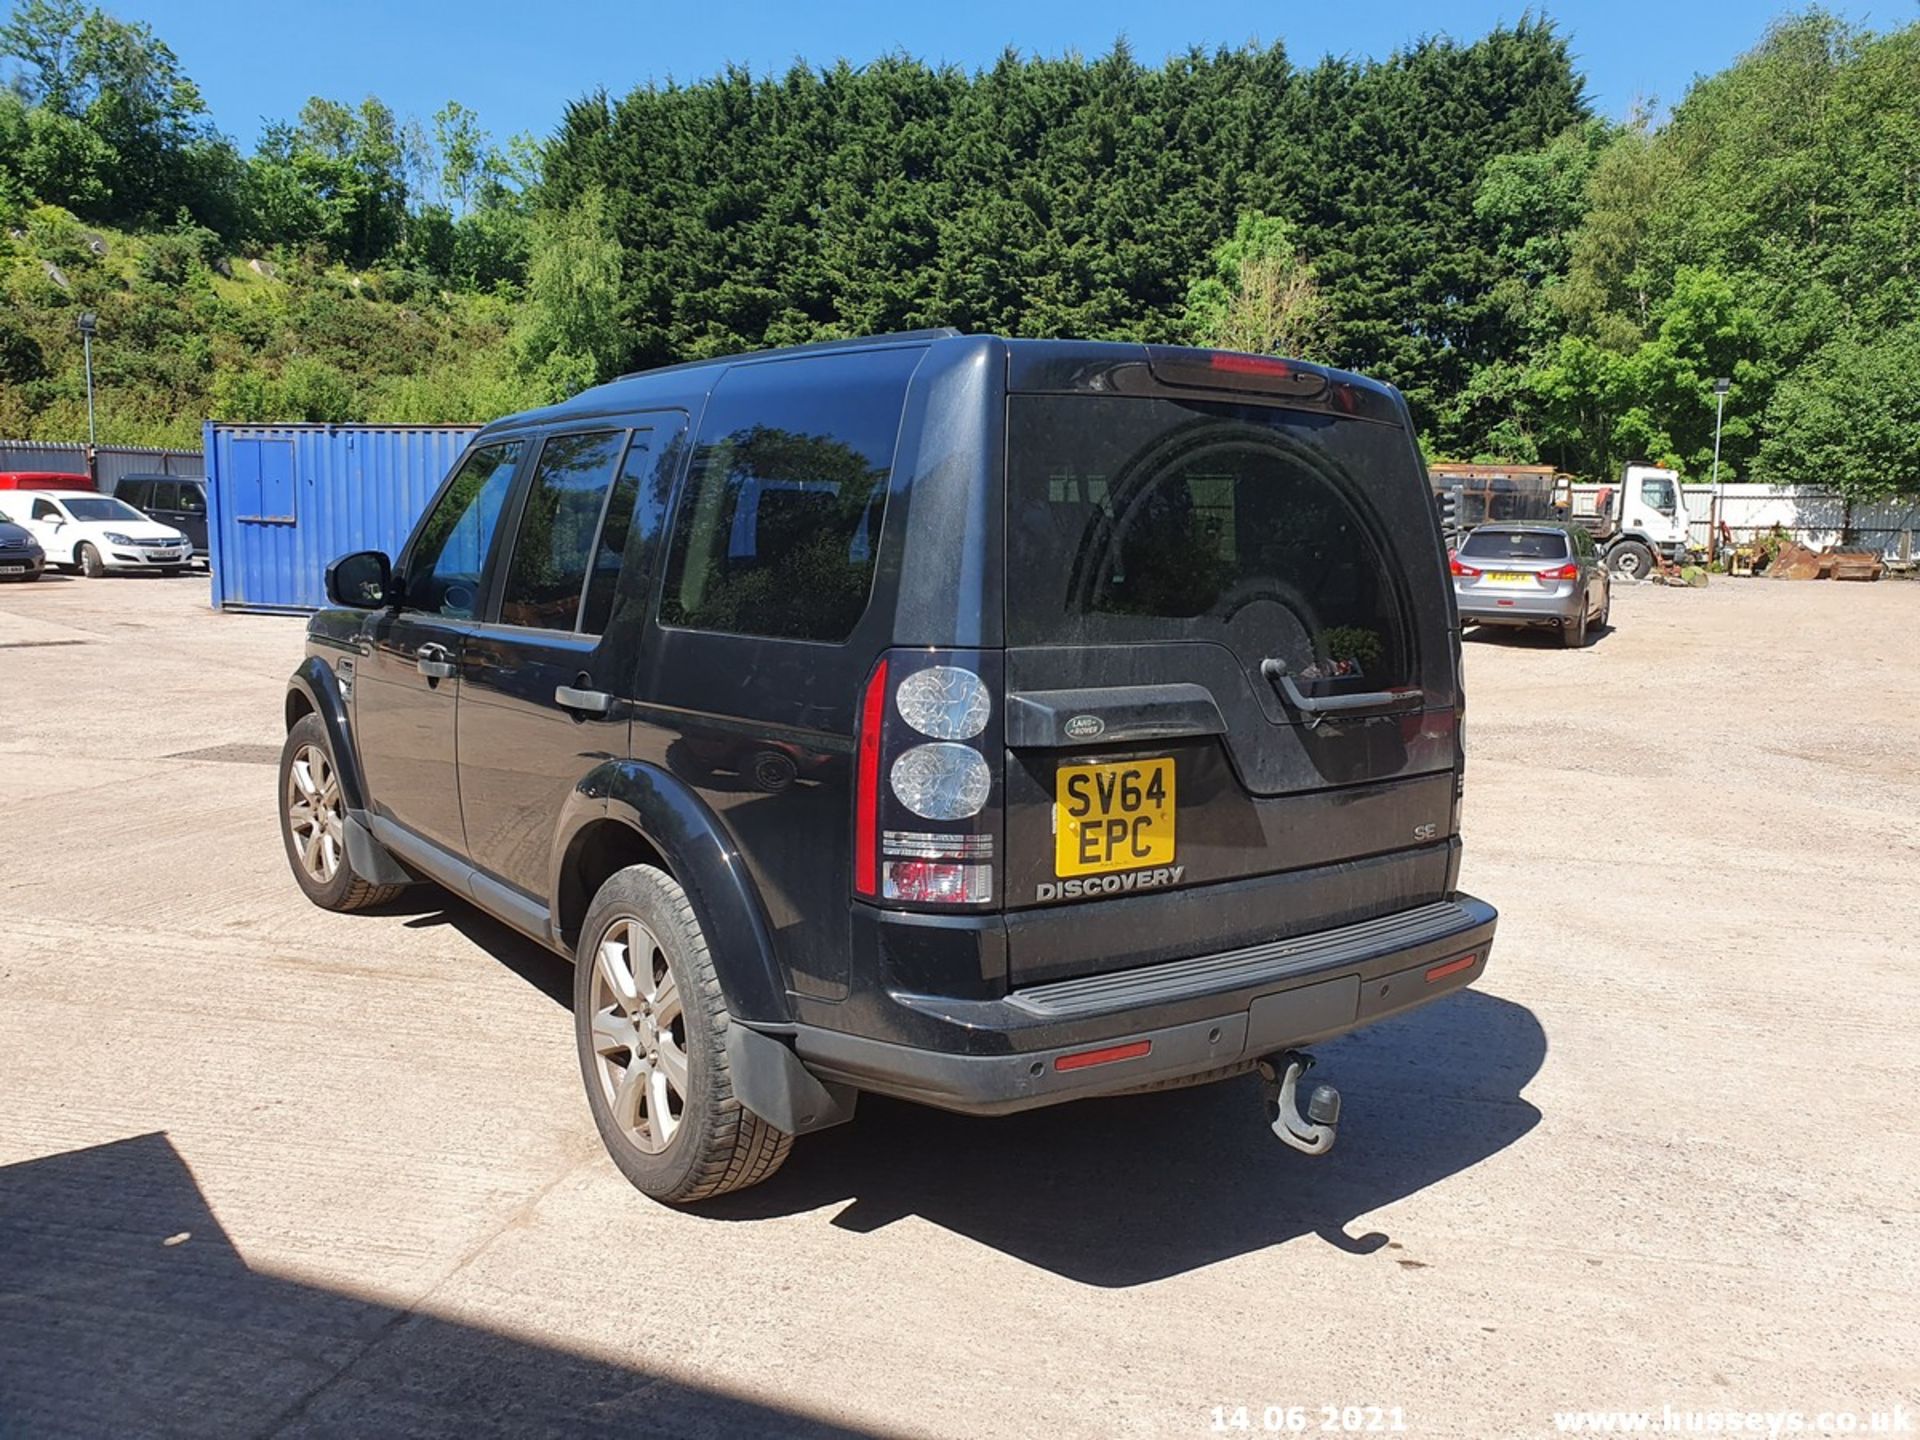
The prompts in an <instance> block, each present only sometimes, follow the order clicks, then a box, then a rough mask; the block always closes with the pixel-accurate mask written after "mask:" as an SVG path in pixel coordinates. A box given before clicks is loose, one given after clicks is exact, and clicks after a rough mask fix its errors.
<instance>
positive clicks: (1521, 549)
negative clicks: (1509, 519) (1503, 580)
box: [1460, 530, 1568, 560]
mask: <svg viewBox="0 0 1920 1440" xmlns="http://www.w3.org/2000/svg"><path fill="white" fill-rule="evenodd" d="M1460 553H1461V554H1462V555H1465V556H1467V557H1469V558H1470V559H1474V560H1564V559H1566V558H1567V553H1568V552H1567V537H1566V536H1564V535H1556V534H1554V533H1552V532H1551V531H1545V530H1476V531H1474V532H1473V534H1471V535H1469V536H1468V537H1467V543H1466V544H1464V545H1462V546H1461V547H1460Z"/></svg>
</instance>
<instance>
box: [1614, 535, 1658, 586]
mask: <svg viewBox="0 0 1920 1440" xmlns="http://www.w3.org/2000/svg"><path fill="white" fill-rule="evenodd" d="M1607 568H1608V569H1609V570H1611V571H1613V573H1614V574H1616V575H1625V576H1627V577H1628V578H1629V579H1633V580H1644V579H1646V578H1647V576H1649V575H1651V574H1652V573H1653V551H1651V550H1649V549H1648V548H1647V547H1646V546H1644V545H1642V544H1641V543H1640V542H1639V541H1638V540H1623V541H1621V542H1620V543H1619V544H1618V545H1616V546H1614V547H1613V549H1611V550H1609V551H1608V552H1607Z"/></svg>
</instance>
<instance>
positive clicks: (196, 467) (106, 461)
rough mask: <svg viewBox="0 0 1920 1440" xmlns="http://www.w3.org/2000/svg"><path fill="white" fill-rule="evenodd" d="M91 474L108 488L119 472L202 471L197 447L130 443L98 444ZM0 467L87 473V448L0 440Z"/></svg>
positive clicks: (108, 489)
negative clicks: (166, 447)
mask: <svg viewBox="0 0 1920 1440" xmlns="http://www.w3.org/2000/svg"><path fill="white" fill-rule="evenodd" d="M94 457H95V467H96V468H95V472H94V473H95V475H96V476H97V477H98V485H99V488H100V489H102V490H107V491H111V490H112V489H113V487H114V486H115V485H116V484H117V483H118V482H119V480H120V477H121V476H123V475H191V476H195V477H198V476H200V475H203V474H205V473H206V472H205V470H204V468H203V467H204V464H205V462H204V460H203V458H202V456H201V454H200V452H199V451H198V450H149V449H145V448H143V447H140V446H134V445H102V446H100V447H99V449H98V450H96V451H95V452H94ZM0 470H65V471H69V472H71V473H72V474H76V475H84V474H86V473H87V447H86V446H84V445H49V444H43V443H41V442H40V441H37V440H0Z"/></svg>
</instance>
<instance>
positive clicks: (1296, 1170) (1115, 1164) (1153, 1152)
mask: <svg viewBox="0 0 1920 1440" xmlns="http://www.w3.org/2000/svg"><path fill="white" fill-rule="evenodd" d="M1315 1050H1316V1053H1317V1054H1318V1056H1319V1058H1320V1061H1321V1064H1320V1067H1319V1069H1317V1070H1316V1071H1315V1072H1314V1079H1315V1080H1316V1081H1319V1080H1325V1081H1326V1082H1328V1083H1331V1084H1333V1085H1336V1086H1338V1087H1339V1089H1340V1092H1341V1096H1342V1099H1343V1101H1344V1109H1343V1112H1342V1116H1341V1125H1340V1138H1339V1141H1338V1143H1337V1144H1336V1145H1335V1147H1334V1149H1333V1151H1332V1152H1331V1153H1330V1154H1328V1155H1326V1156H1322V1157H1318V1158H1313V1157H1308V1156H1305V1155H1301V1154H1299V1153H1298V1152H1296V1151H1293V1150H1290V1149H1288V1148H1287V1147H1286V1146H1284V1145H1283V1144H1281V1142H1280V1141H1279V1140H1277V1139H1275V1138H1274V1136H1273V1134H1272V1132H1271V1131H1270V1130H1269V1129H1268V1127H1267V1122H1266V1115H1265V1106H1264V1100H1263V1096H1262V1091H1261V1088H1260V1085H1259V1082H1258V1081H1257V1080H1256V1079H1255V1078H1253V1077H1247V1078H1244V1079H1239V1080H1233V1081H1227V1082H1223V1083H1221V1084H1217V1085H1211V1086H1206V1087H1203V1088H1199V1089H1193V1090H1183V1091H1171V1092H1164V1093H1161V1094H1157V1095H1136V1096H1122V1097H1117V1098H1114V1099H1108V1100H1090V1101H1082V1102H1079V1103H1075V1104H1069V1105H1062V1106H1058V1107H1055V1108H1051V1109H1045V1110H1035V1111H1029V1112H1027V1113H1025V1114H1020V1115H1011V1116H1006V1117H1004V1118H1000V1119H972V1118H968V1117H965V1116H959V1115H952V1114H948V1113H945V1112H942V1111H937V1110H928V1109H924V1108H921V1107H918V1106H914V1105H908V1104H905V1103H901V1102H895V1101H888V1100H882V1099H876V1098H874V1097H872V1096H863V1097H862V1098H861V1101H860V1109H859V1113H858V1114H857V1116H856V1118H855V1119H854V1121H853V1122H852V1123H851V1124H849V1125H844V1126H841V1127H839V1128H837V1129H834V1130H828V1131H823V1132H821V1133H820V1134H817V1135H809V1136H805V1137H802V1138H801V1139H800V1140H798V1141H796V1142H795V1145H794V1150H793V1155H792V1158H791V1159H789V1160H788V1162H787V1165H786V1168H785V1169H783V1170H782V1171H781V1172H780V1174H779V1175H777V1176H775V1177H774V1179H773V1180H771V1181H770V1182H768V1183H767V1184H766V1185H764V1186H761V1187H759V1188H757V1189H754V1190H748V1191H744V1192H742V1193H741V1194H739V1195H735V1196H729V1197H725V1198H723V1199H720V1200H717V1201H713V1202H711V1203H709V1204H707V1205H705V1206H702V1207H701V1210H702V1213H704V1214H707V1215H711V1216H714V1217H716V1218H724V1219H731V1220H754V1219H759V1218H763V1217H766V1216H771V1215H779V1214H787V1213H792V1212H798V1211H804V1210H811V1209H815V1208H818V1207H820V1206H825V1205H831V1204H834V1203H836V1202H840V1201H847V1202H850V1203H848V1204H847V1205H846V1207H845V1208H844V1209H843V1210H841V1211H840V1213H839V1214H838V1215H837V1216H836V1217H835V1220H834V1223H835V1224H836V1225H839V1226H842V1227H843V1228H846V1229H850V1230H856V1231H870V1230H876V1229H879V1228H880V1227H881V1226H884V1225H888V1224H891V1223H892V1222H893V1221H895V1220H899V1219H902V1218H904V1217H906V1216H908V1215H918V1216H920V1217H921V1218H923V1219H926V1220H930V1221H932V1222H933V1223H935V1224H937V1225H940V1226H942V1227H944V1228H946V1229H948V1230H952V1231H954V1232H956V1233H958V1234H962V1235H966V1236H968V1237H970V1238H972V1239H974V1240H976V1241H978V1242H979V1243H980V1244H983V1245H987V1246H990V1247H992V1248H993V1249H995V1250H999V1251H1001V1252H1003V1253H1005V1254H1008V1255H1012V1256H1014V1257H1016V1258H1018V1259H1021V1260H1024V1261H1026V1262H1027V1263H1029V1264H1032V1265H1037V1266H1040V1267H1041V1268H1043V1269H1046V1270H1050V1271H1052V1272H1054V1273H1055V1274H1058V1275H1062V1276H1065V1277H1067V1278H1068V1279H1072V1280H1078V1281H1080V1282H1082V1283H1084V1284H1088V1285H1100V1286H1116V1287H1117V1286H1129V1285H1140V1284H1145V1283H1147V1282H1149V1281H1153V1280H1160V1279H1164V1278H1166V1277H1168V1276H1171V1275H1178V1274H1181V1273H1183V1272H1185V1271H1188V1270H1194V1269H1198V1268H1199V1267H1201V1266H1205V1265H1212V1264H1215V1263H1217V1262H1219V1261H1222V1260H1228V1259H1231V1258H1233V1257H1234V1256H1237V1255H1243V1254H1247V1253H1249V1252H1251V1251H1255V1250H1262V1249H1265V1248H1267V1247H1268V1246H1272V1245H1278V1244H1282V1243H1284V1242H1285V1241H1288V1240H1291V1239H1295V1238H1297V1237H1299V1236H1302V1235H1318V1236H1320V1237H1321V1238H1322V1239H1324V1240H1326V1241H1327V1242H1328V1243H1330V1244H1333V1245H1336V1246H1338V1247H1339V1248H1341V1249H1343V1250H1347V1251H1351V1252H1356V1253H1363V1254H1364V1253H1372V1252H1374V1251H1378V1250H1382V1249H1386V1248H1390V1247H1393V1241H1392V1239H1391V1237H1390V1236H1388V1235H1386V1234H1384V1233H1382V1232H1380V1231H1379V1230H1368V1231H1366V1232H1364V1233H1360V1234H1353V1233H1351V1230H1352V1227H1353V1223H1354V1222H1355V1221H1356V1220H1357V1219H1359V1218H1360V1217H1362V1216H1365V1215H1368V1214H1370V1213H1371V1212H1373V1211H1376V1210H1379V1209H1380V1208H1382V1207H1383V1206H1387V1205H1390V1204H1392V1203H1393V1202H1395V1201H1398V1200H1402V1199H1405V1198H1406V1197H1407V1196H1409V1195H1412V1194H1415V1193H1417V1192H1419V1191H1421V1190H1424V1189H1426V1188H1427V1187H1428V1186H1430V1185H1433V1184H1436V1183H1437V1182H1439V1181H1441V1180H1444V1179H1446V1178H1447V1177H1448V1176H1450V1175H1454V1174H1457V1173H1458V1172H1460V1171H1462V1170H1465V1169H1467V1168H1468V1167H1469V1166H1472V1165H1476V1164H1479V1163H1480V1162H1482V1161H1484V1160H1485V1159H1487V1158H1488V1157H1489V1156H1491V1155H1494V1154H1497V1153H1498V1152H1499V1151H1501V1150H1503V1149H1505V1148H1506V1147H1507V1146H1509V1145H1511V1144H1512V1143H1513V1142H1514V1141H1516V1140H1518V1139H1519V1138H1520V1137H1521V1136H1523V1135H1525V1134H1526V1133H1527V1132H1528V1131H1529V1130H1531V1129H1533V1127H1534V1126H1535V1125H1536V1124H1538V1123H1539V1120H1540V1112H1539V1111H1538V1110H1536V1109H1535V1108H1534V1107H1533V1106H1532V1105H1530V1104H1529V1103H1527V1101H1526V1100H1525V1099H1523V1098H1522V1093H1521V1092H1522V1091H1523V1090H1524V1089H1525V1088H1526V1086H1527V1084H1528V1082H1529V1081H1531V1080H1532V1078H1533V1077H1534V1075H1535V1074H1537V1073H1538V1071H1539V1069H1540V1066H1541V1064H1542V1062H1543V1061H1544V1060H1545V1058H1546V1052H1547V1040H1546V1035H1545V1033H1544V1032H1543V1031H1542V1030H1541V1028H1540V1023H1539V1021H1538V1020H1536V1019H1535V1018H1534V1015H1533V1013H1532V1012H1531V1011H1530V1010H1527V1009H1526V1008H1525V1007H1523V1006H1520V1005H1516V1004H1513V1003H1512V1002H1511V1001H1507V1000H1501V999H1498V998H1497V997H1495V996H1492V995H1486V994H1483V993H1480V992H1478V991H1472V990H1469V991H1464V992H1462V993H1460V994H1459V995H1456V996H1454V997H1452V998H1451V999H1448V1000H1443V1001H1441V1002H1439V1003H1438V1004H1435V1005H1431V1006H1428V1007H1427V1008H1425V1009H1422V1010H1418V1011H1415V1012H1414V1013H1413V1014H1411V1015H1408V1016H1404V1017H1402V1018H1400V1019H1398V1020H1393V1021H1388V1022H1385V1023H1383V1024H1380V1025H1377V1026H1374V1027H1372V1028H1370V1029H1367V1030H1364V1031H1361V1032H1359V1033H1357V1034H1354V1035H1351V1036H1348V1037H1346V1038H1345V1039H1343V1040H1340V1041H1336V1042H1333V1043H1330V1044H1327V1045H1322V1046H1316V1047H1315ZM1405 1258H1411V1257H1405Z"/></svg>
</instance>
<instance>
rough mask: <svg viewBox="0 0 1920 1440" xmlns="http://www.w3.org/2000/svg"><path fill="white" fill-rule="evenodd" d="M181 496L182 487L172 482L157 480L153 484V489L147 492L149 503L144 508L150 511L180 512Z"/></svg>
mask: <svg viewBox="0 0 1920 1440" xmlns="http://www.w3.org/2000/svg"><path fill="white" fill-rule="evenodd" d="M179 494H180V487H179V486H177V485H175V484H174V483H173V482H172V481H170V480H156V481H154V482H153V488H152V489H151V490H150V491H148V492H147V503H146V505H145V506H144V507H143V508H145V509H148V510H178V509H179V508H180V501H179Z"/></svg>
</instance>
